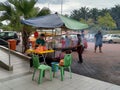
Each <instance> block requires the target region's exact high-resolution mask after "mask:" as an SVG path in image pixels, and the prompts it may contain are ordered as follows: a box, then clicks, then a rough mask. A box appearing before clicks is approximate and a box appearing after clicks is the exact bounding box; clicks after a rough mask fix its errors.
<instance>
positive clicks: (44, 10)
mask: <svg viewBox="0 0 120 90" xmlns="http://www.w3.org/2000/svg"><path fill="white" fill-rule="evenodd" d="M50 13H51V11H50V9H49V8H47V7H44V8H42V9H41V10H40V12H39V13H38V15H37V16H44V15H47V14H50Z"/></svg>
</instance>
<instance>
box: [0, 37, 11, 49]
mask: <svg viewBox="0 0 120 90" xmlns="http://www.w3.org/2000/svg"><path fill="white" fill-rule="evenodd" d="M0 45H2V46H4V47H7V48H8V47H9V46H8V42H7V41H5V40H3V39H1V38H0Z"/></svg>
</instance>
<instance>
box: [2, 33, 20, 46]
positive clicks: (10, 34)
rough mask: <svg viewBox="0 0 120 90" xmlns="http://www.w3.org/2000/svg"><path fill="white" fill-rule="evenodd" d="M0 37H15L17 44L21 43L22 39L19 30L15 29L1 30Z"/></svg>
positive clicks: (7, 38) (6, 39)
mask: <svg viewBox="0 0 120 90" xmlns="http://www.w3.org/2000/svg"><path fill="white" fill-rule="evenodd" d="M0 39H3V40H5V41H8V40H9V39H15V40H16V41H17V42H16V45H18V44H19V43H20V39H19V38H18V35H17V32H15V31H3V32H0Z"/></svg>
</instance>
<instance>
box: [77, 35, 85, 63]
mask: <svg viewBox="0 0 120 90" xmlns="http://www.w3.org/2000/svg"><path fill="white" fill-rule="evenodd" d="M77 38H78V42H77V45H76V47H77V53H78V57H79V61H78V63H83V58H82V53H83V50H84V46H83V43H82V39H81V35H80V34H77Z"/></svg>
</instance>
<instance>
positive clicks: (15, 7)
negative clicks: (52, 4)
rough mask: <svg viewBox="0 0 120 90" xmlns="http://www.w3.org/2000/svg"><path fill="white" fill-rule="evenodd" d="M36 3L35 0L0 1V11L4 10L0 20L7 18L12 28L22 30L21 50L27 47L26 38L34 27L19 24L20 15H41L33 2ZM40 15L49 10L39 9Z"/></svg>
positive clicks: (28, 16)
mask: <svg viewBox="0 0 120 90" xmlns="http://www.w3.org/2000/svg"><path fill="white" fill-rule="evenodd" d="M36 3H37V0H8V2H5V3H0V11H5V13H4V14H3V16H2V17H1V18H0V19H1V20H9V21H10V24H9V25H11V27H13V29H14V30H15V29H19V30H22V39H23V47H24V50H23V52H25V51H26V49H28V47H29V46H28V45H29V44H28V38H29V36H30V34H31V31H33V30H34V28H32V27H30V26H27V25H23V27H22V25H21V23H20V17H21V16H22V17H24V18H25V19H28V18H31V17H36V16H39V15H41V14H40V9H39V8H38V7H35V4H36ZM41 12H42V15H46V14H50V10H47V11H45V13H44V10H42V11H41Z"/></svg>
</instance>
